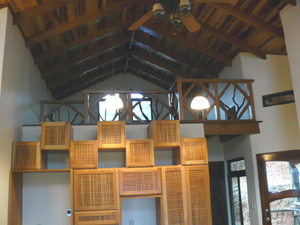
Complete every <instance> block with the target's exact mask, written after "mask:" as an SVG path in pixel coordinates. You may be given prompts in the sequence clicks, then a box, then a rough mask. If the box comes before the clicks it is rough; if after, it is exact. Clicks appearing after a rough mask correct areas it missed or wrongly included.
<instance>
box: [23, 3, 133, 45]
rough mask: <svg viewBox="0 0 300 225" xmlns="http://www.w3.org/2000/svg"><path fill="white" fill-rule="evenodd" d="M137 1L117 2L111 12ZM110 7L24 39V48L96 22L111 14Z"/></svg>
mask: <svg viewBox="0 0 300 225" xmlns="http://www.w3.org/2000/svg"><path fill="white" fill-rule="evenodd" d="M137 2H138V0H128V1H118V2H116V3H115V4H114V5H113V11H118V10H121V9H123V8H124V7H127V6H130V5H133V4H136V3H137ZM111 10H112V9H111V6H110V5H109V6H106V7H104V8H100V9H97V10H95V11H93V12H90V13H88V14H85V15H83V16H80V17H77V18H76V19H74V20H71V21H68V22H65V23H63V24H61V25H59V26H57V27H54V28H52V29H48V30H45V31H42V32H39V33H37V34H35V35H32V36H30V37H27V38H25V44H26V46H27V47H28V46H31V45H33V44H36V43H38V42H40V41H43V40H45V39H47V38H50V37H52V36H54V35H57V34H61V33H63V32H66V31H68V30H71V29H73V28H75V27H79V26H81V25H83V24H86V23H89V22H90V21H93V20H96V19H98V18H100V17H104V16H106V15H109V14H110V13H111ZM110 29H111V28H110Z"/></svg>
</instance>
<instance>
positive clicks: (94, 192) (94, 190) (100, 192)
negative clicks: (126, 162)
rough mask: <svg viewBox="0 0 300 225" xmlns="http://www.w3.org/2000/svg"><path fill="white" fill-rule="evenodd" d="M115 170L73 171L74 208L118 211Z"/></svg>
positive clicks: (79, 209) (77, 209)
mask: <svg viewBox="0 0 300 225" xmlns="http://www.w3.org/2000/svg"><path fill="white" fill-rule="evenodd" d="M118 202H119V192H118V185H117V170H115V169H112V170H104V169H101V170H75V171H74V206H75V207H74V208H75V211H83V210H94V211H97V210H110V209H119V203H118Z"/></svg>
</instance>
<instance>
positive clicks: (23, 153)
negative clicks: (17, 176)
mask: <svg viewBox="0 0 300 225" xmlns="http://www.w3.org/2000/svg"><path fill="white" fill-rule="evenodd" d="M12 169H13V170H18V169H20V170H26V169H41V149H40V142H14V143H13V160H12Z"/></svg>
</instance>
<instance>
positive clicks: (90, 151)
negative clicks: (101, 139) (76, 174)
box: [70, 141, 98, 169]
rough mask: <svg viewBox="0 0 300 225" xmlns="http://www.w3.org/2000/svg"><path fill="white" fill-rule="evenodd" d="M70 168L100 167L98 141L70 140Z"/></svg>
mask: <svg viewBox="0 0 300 225" xmlns="http://www.w3.org/2000/svg"><path fill="white" fill-rule="evenodd" d="M70 168H73V169H83V168H86V169H87V168H90V169H96V168H98V142H97V141H71V142H70Z"/></svg>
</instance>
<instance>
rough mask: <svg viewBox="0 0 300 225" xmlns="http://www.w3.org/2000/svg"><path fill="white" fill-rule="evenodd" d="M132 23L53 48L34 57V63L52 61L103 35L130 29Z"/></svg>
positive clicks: (122, 23)
mask: <svg viewBox="0 0 300 225" xmlns="http://www.w3.org/2000/svg"><path fill="white" fill-rule="evenodd" d="M132 21H133V18H131V19H128V20H126V21H122V22H120V23H117V24H115V26H114V27H113V28H104V29H100V30H97V31H95V32H93V33H90V34H87V35H84V36H82V37H79V38H77V39H75V40H73V41H70V42H68V43H66V44H64V45H63V46H58V47H55V48H53V49H51V50H49V51H47V52H44V53H42V54H39V55H36V56H35V57H34V63H35V64H37V63H40V62H42V61H45V60H47V59H51V58H53V57H55V56H57V55H59V54H62V53H64V52H67V51H69V50H71V49H74V48H77V47H79V46H81V45H83V44H86V43H88V42H90V41H93V40H95V39H97V38H100V37H101V36H103V35H106V34H109V33H111V32H112V31H115V30H118V29H123V28H125V27H128V26H129V25H130V24H131V22H132Z"/></svg>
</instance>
